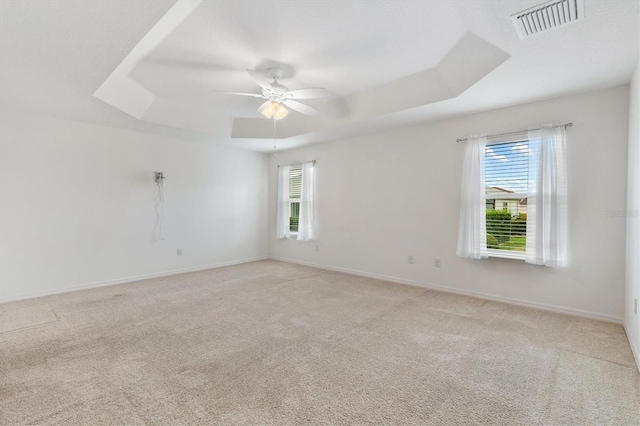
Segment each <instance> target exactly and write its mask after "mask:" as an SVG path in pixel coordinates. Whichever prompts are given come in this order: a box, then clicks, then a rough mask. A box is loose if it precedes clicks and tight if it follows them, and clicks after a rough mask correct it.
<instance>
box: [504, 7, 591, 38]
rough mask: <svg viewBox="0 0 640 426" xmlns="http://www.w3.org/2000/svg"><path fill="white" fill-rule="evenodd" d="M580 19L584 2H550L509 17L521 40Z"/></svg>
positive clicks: (582, 16)
mask: <svg viewBox="0 0 640 426" xmlns="http://www.w3.org/2000/svg"><path fill="white" fill-rule="evenodd" d="M582 18H584V0H551V1H548V2H546V3H544V4H541V5H538V6H536V7H532V8H530V9H527V10H523V11H522V12H518V13H516V14H515V15H511V21H513V25H515V27H516V31H517V32H518V36H519V37H520V38H521V39H523V38H525V37H528V36H530V35H533V34H538V33H540V32H542V31H546V30H550V29H552V28H556V27H559V26H561V25H565V24H569V23H571V22H575V21H577V20H578V19H582Z"/></svg>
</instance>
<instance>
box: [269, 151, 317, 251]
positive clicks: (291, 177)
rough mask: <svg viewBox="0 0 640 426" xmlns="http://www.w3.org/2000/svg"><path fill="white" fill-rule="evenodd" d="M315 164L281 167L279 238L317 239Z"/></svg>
mask: <svg viewBox="0 0 640 426" xmlns="http://www.w3.org/2000/svg"><path fill="white" fill-rule="evenodd" d="M315 192H316V191H315V161H308V162H304V163H298V164H295V165H283V166H280V168H279V172H278V206H277V226H276V234H277V237H278V238H295V239H297V240H300V241H309V240H315V239H316V234H317V225H316V219H317V215H316V200H315Z"/></svg>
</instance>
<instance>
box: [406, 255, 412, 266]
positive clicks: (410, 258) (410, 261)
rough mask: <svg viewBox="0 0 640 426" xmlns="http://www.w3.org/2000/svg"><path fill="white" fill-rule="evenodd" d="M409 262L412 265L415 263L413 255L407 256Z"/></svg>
mask: <svg viewBox="0 0 640 426" xmlns="http://www.w3.org/2000/svg"><path fill="white" fill-rule="evenodd" d="M407 262H409V263H410V264H411V265H413V256H408V257H407Z"/></svg>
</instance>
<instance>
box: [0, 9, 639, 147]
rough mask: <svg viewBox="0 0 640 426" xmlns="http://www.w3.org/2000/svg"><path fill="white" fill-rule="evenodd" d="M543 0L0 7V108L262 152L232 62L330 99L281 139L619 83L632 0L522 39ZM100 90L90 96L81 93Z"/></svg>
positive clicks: (630, 60)
mask: <svg viewBox="0 0 640 426" xmlns="http://www.w3.org/2000/svg"><path fill="white" fill-rule="evenodd" d="M539 3H541V1H540V0H476V1H468V0H429V1H399V0H395V1H376V2H371V1H276V0H270V1H238V0H235V1H197V0H196V1H178V2H176V1H175V0H153V1H143V0H136V1H127V2H120V1H118V2H114V1H101V0H93V1H75V0H65V1H58V0H47V1H38V0H32V1H12V0H2V1H0V106H2V107H9V108H16V109H23V110H31V111H35V112H40V113H45V114H50V115H55V116H61V117H67V118H71V119H75V120H81V121H87V122H93V123H98V124H104V125H109V126H116V127H123V128H128V129H132V130H139V131H144V132H151V133H157V134H161V135H167V136H175V137H181V138H186V139H192V140H198V141H205V142H212V143H221V144H226V145H231V146H237V147H240V148H247V149H254V150H257V151H268V150H269V149H271V147H272V145H273V142H272V141H270V140H269V139H270V138H272V136H273V127H272V123H270V122H269V121H268V120H265V119H262V118H261V116H260V115H258V114H257V113H256V112H255V110H256V108H257V107H258V105H259V104H260V103H261V102H260V100H259V99H255V98H243V97H233V96H229V95H221V94H216V93H213V92H212V89H213V90H230V91H243V92H253V93H258V92H259V90H258V88H257V86H256V85H255V83H253V81H252V80H251V79H250V78H249V76H248V75H247V74H246V72H245V71H244V70H245V69H246V68H253V69H264V68H267V67H269V66H273V65H280V66H281V67H282V68H283V69H284V70H285V76H284V78H283V80H282V83H284V84H285V85H286V86H288V87H289V88H291V89H295V88H300V87H309V86H312V87H326V88H327V89H328V90H329V91H330V93H331V97H330V98H328V99H326V100H322V101H309V102H307V103H308V104H310V105H312V106H314V107H316V108H318V109H319V110H320V111H321V114H320V116H319V117H315V118H309V117H306V116H302V115H301V114H298V113H295V112H292V113H291V114H290V115H289V116H288V117H287V118H286V119H285V120H282V121H280V122H278V134H279V138H283V139H282V140H281V141H280V142H279V143H278V144H279V146H280V147H295V146H299V145H301V144H304V143H310V142H321V141H324V140H332V139H336V138H340V137H345V136H348V135H354V134H362V133H367V132H372V131H377V130H380V129H383V128H389V127H393V126H398V125H405V124H410V123H416V122H421V121H426V120H433V119H437V118H442V117H447V116H453V115H460V114H466V113H470V112H475V111H481V110H487V109H493V108H499V107H503V106H508V105H514V104H519V103H524V102H530V101H533V100H540V99H546V98H551V97H556V96H561V95H564V94H570V93H577V92H581V91H587V90H593V89H598V88H603V87H610V86H615V85H619V84H624V83H627V82H628V81H629V79H630V77H631V73H632V71H633V68H634V66H635V64H636V62H637V60H638V49H639V46H638V38H639V34H638V27H639V12H638V10H639V7H638V6H639V1H638V0H606V1H605V0H585V15H586V18H585V19H584V20H582V21H578V22H576V23H573V24H570V25H567V26H565V27H561V28H557V29H555V30H552V31H549V32H546V33H542V34H539V35H536V36H532V37H530V38H527V39H524V40H519V39H518V36H517V34H516V32H515V30H514V28H513V25H512V24H511V19H510V16H511V14H513V13H515V12H518V11H520V10H523V9H526V8H529V7H532V6H535V5H537V4H539ZM94 93H95V94H96V96H97V97H98V98H100V99H102V100H104V102H103V101H102V100H99V99H98V98H96V97H93V96H92V95H93V94H94Z"/></svg>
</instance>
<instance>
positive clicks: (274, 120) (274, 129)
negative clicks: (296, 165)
mask: <svg viewBox="0 0 640 426" xmlns="http://www.w3.org/2000/svg"><path fill="white" fill-rule="evenodd" d="M276 140H277V139H276V119H275V117H274V118H273V156H274V157H277V156H278V150H277V147H276Z"/></svg>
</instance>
